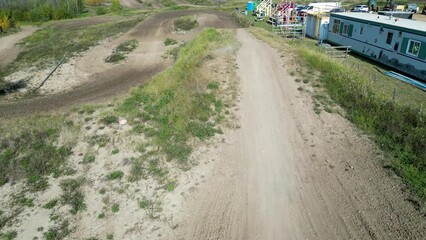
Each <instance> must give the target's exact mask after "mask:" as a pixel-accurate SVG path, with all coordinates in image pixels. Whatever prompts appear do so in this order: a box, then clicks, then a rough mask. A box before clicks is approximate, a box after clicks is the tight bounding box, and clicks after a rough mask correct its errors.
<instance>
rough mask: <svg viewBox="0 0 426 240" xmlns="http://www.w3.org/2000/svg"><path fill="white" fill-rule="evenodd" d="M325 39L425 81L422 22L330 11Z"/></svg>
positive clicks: (424, 26)
mask: <svg viewBox="0 0 426 240" xmlns="http://www.w3.org/2000/svg"><path fill="white" fill-rule="evenodd" d="M327 41H328V42H330V43H332V44H335V45H343V46H351V51H352V52H355V53H357V54H360V55H362V56H364V57H367V58H369V59H372V60H374V61H377V62H380V63H382V64H385V65H387V66H390V67H392V68H395V69H397V70H399V71H401V72H404V73H406V74H407V75H411V76H414V77H417V78H419V79H421V80H423V81H426V22H421V21H414V20H410V19H401V18H395V17H393V16H383V15H376V14H369V13H331V14H330V23H329V27H328V35H327Z"/></svg>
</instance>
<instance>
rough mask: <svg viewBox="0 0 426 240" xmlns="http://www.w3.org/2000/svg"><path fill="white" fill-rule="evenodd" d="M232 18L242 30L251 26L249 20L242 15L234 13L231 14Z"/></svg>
mask: <svg viewBox="0 0 426 240" xmlns="http://www.w3.org/2000/svg"><path fill="white" fill-rule="evenodd" d="M232 16H233V17H234V19H235V20H236V21H237V23H238V24H239V25H240V26H241V27H243V28H248V27H250V26H251V25H252V24H253V23H252V21H251V20H250V18H248V17H247V16H244V15H243V14H240V13H236V12H234V13H232Z"/></svg>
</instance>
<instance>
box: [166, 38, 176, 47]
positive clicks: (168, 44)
mask: <svg viewBox="0 0 426 240" xmlns="http://www.w3.org/2000/svg"><path fill="white" fill-rule="evenodd" d="M176 43H177V41H176V40H174V39H171V38H166V40H164V45H165V46H170V45H175V44H176Z"/></svg>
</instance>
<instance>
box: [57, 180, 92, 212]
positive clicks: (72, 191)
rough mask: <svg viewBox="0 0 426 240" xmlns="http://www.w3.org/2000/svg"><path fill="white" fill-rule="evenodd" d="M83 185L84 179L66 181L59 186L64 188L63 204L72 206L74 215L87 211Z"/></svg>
mask: <svg viewBox="0 0 426 240" xmlns="http://www.w3.org/2000/svg"><path fill="white" fill-rule="evenodd" d="M82 185H83V179H66V180H62V181H61V182H60V184H59V186H60V187H61V188H62V195H61V202H62V203H63V204H68V205H70V207H71V213H72V214H76V213H77V212H78V211H81V210H85V209H86V203H85V202H84V194H83V191H82V189H81V186H82Z"/></svg>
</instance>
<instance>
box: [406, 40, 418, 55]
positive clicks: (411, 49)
mask: <svg viewBox="0 0 426 240" xmlns="http://www.w3.org/2000/svg"><path fill="white" fill-rule="evenodd" d="M419 52H420V42H419V41H415V40H411V39H410V40H409V41H408V48H407V54H410V55H413V56H416V57H417V56H418V55H419Z"/></svg>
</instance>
